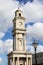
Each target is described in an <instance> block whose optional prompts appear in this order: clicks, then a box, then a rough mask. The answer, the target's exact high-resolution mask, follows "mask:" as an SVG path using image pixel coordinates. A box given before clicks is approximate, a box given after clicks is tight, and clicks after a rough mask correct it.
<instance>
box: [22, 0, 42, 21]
mask: <svg viewBox="0 0 43 65" xmlns="http://www.w3.org/2000/svg"><path fill="white" fill-rule="evenodd" d="M23 11H24V17H25V18H26V21H27V22H29V21H32V20H33V21H34V22H36V21H37V20H38V21H39V20H41V19H43V4H41V3H40V2H39V1H38V0H33V2H32V3H30V2H27V3H26V4H25V5H24V7H23Z"/></svg>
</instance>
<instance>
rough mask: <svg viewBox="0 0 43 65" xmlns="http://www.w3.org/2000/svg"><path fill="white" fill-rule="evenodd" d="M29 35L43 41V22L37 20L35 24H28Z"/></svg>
mask: <svg viewBox="0 0 43 65" xmlns="http://www.w3.org/2000/svg"><path fill="white" fill-rule="evenodd" d="M27 37H28V39H29V38H31V39H32V38H34V39H36V40H41V41H43V23H41V22H37V23H35V24H33V26H31V25H28V26H27Z"/></svg>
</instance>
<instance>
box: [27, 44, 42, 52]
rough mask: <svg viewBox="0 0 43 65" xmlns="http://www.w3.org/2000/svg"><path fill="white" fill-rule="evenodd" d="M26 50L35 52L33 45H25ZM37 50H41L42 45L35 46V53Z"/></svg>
mask: <svg viewBox="0 0 43 65" xmlns="http://www.w3.org/2000/svg"><path fill="white" fill-rule="evenodd" d="M27 50H28V51H29V52H31V53H35V50H34V47H33V46H29V45H28V46H27ZM39 52H43V46H42V45H38V47H37V53H39Z"/></svg>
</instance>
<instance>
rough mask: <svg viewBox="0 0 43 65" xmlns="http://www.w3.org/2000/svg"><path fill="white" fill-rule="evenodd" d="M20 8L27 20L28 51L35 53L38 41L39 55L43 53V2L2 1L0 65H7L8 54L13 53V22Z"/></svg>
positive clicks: (34, 0)
mask: <svg viewBox="0 0 43 65" xmlns="http://www.w3.org/2000/svg"><path fill="white" fill-rule="evenodd" d="M19 6H20V8H21V9H22V10H23V16H24V17H25V18H26V20H25V23H24V24H25V27H26V30H27V31H26V50H28V52H32V53H34V48H33V46H32V43H33V42H34V40H36V41H37V43H38V47H37V53H38V52H43V0H0V65H7V63H8V59H7V54H8V53H9V52H10V51H12V45H13V37H12V28H13V23H12V20H13V18H14V17H15V11H16V10H17V9H18V7H19Z"/></svg>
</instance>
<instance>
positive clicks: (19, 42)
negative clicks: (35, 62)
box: [8, 9, 32, 65]
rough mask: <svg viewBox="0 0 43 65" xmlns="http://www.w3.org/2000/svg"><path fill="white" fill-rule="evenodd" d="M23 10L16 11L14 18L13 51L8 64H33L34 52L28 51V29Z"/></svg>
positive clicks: (9, 55)
mask: <svg viewBox="0 0 43 65" xmlns="http://www.w3.org/2000/svg"><path fill="white" fill-rule="evenodd" d="M22 14H23V11H22V10H20V9H18V10H16V11H15V18H14V19H13V31H12V35H13V51H12V52H10V53H9V54H8V65H32V54H31V53H28V52H26V29H25V25H24V22H25V18H24V17H23V15H22Z"/></svg>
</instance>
